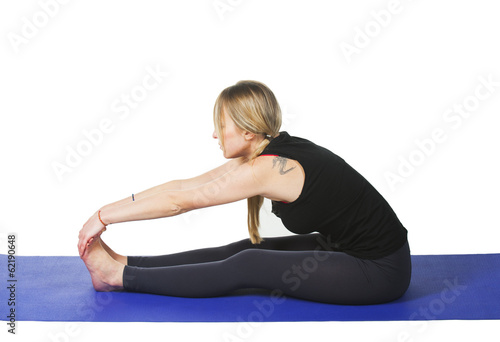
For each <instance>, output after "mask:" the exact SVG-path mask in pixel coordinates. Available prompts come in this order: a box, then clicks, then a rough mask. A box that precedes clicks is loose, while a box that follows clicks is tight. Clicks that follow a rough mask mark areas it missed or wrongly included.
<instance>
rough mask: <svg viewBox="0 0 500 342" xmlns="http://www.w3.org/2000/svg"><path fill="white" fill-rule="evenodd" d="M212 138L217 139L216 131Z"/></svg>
mask: <svg viewBox="0 0 500 342" xmlns="http://www.w3.org/2000/svg"><path fill="white" fill-rule="evenodd" d="M212 137H213V138H214V139H217V133H215V131H214V132H213V133H212Z"/></svg>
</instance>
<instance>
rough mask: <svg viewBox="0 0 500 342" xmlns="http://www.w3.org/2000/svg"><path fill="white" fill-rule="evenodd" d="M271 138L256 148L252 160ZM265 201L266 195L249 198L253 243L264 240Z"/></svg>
mask: <svg viewBox="0 0 500 342" xmlns="http://www.w3.org/2000/svg"><path fill="white" fill-rule="evenodd" d="M269 142H270V140H268V139H264V140H263V141H262V143H261V144H260V146H259V147H258V148H257V149H256V150H255V152H254V153H253V154H252V156H251V157H250V161H251V160H254V159H255V158H257V157H258V156H259V155H260V154H261V153H262V151H264V149H265V148H266V147H267V145H269ZM263 203H264V197H262V196H260V195H257V196H253V197H250V198H248V199H247V205H248V219H247V221H248V233H249V234H250V241H252V243H253V244H259V243H261V241H262V238H261V237H260V234H259V226H260V208H261V207H262V204H263Z"/></svg>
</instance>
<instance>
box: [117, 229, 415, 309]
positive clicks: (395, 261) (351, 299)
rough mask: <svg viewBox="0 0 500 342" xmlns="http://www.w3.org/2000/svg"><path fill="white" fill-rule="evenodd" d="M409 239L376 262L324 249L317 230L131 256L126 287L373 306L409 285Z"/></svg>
mask: <svg viewBox="0 0 500 342" xmlns="http://www.w3.org/2000/svg"><path fill="white" fill-rule="evenodd" d="M410 277H411V259H410V250H409V246H408V242H406V243H405V244H404V245H403V246H402V247H401V248H400V249H399V250H398V251H396V252H395V253H393V254H391V255H389V256H387V257H384V258H380V259H376V260H366V259H359V258H355V257H353V256H350V255H348V254H345V253H342V252H335V251H332V250H331V249H330V248H328V244H327V239H326V238H325V237H323V236H322V235H320V234H308V235H294V236H287V237H279V238H266V239H265V241H263V242H262V243H261V244H260V245H253V244H252V243H251V242H250V240H248V239H246V240H242V241H239V242H235V243H232V244H229V245H227V246H223V247H216V248H204V249H198V250H193V251H188V252H182V253H176V254H170V255H163V256H154V257H142V256H141V257H139V256H129V257H128V266H125V270H124V272H123V285H124V288H125V290H127V291H135V292H145V293H154V294H160V295H168V296H178V297H214V296H223V295H227V294H230V293H231V292H233V291H235V290H239V289H247V288H259V289H267V290H274V291H280V292H281V293H283V294H285V295H288V296H290V297H296V298H301V299H306V300H312V301H318V302H324V303H332V304H351V305H359V304H378V303H384V302H389V301H392V300H395V299H397V298H399V297H401V296H402V295H403V294H404V293H405V292H406V290H407V289H408V286H409V284H410Z"/></svg>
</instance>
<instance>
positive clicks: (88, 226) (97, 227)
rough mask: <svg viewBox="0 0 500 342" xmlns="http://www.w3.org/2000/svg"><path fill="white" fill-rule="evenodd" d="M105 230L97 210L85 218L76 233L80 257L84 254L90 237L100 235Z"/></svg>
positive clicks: (90, 239)
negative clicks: (78, 231)
mask: <svg viewBox="0 0 500 342" xmlns="http://www.w3.org/2000/svg"><path fill="white" fill-rule="evenodd" d="M105 230H106V226H105V225H103V224H102V223H101V221H100V220H99V216H98V212H96V213H95V214H94V215H92V216H91V217H90V218H89V219H88V220H87V222H86V223H85V224H84V225H83V228H82V229H81V230H80V233H79V234H78V252H79V253H80V257H82V256H83V254H85V249H86V248H87V246H88V244H90V242H91V241H92V239H94V238H96V237H98V236H101V234H102V233H103V232H104V231H105Z"/></svg>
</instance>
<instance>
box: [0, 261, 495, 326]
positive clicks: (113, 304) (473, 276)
mask: <svg viewBox="0 0 500 342" xmlns="http://www.w3.org/2000/svg"><path fill="white" fill-rule="evenodd" d="M0 261H1V265H4V266H2V267H1V270H0V275H1V278H0V281H1V282H2V285H1V287H0V298H2V300H1V301H0V308H1V310H0V317H1V320H4V321H5V320H9V319H8V318H7V316H8V315H9V313H10V309H11V308H12V306H9V301H10V302H12V293H13V295H14V302H15V315H16V317H15V319H16V320H17V321H94V322H241V321H255V322H256V321H268V322H277V321H282V322H283V321H288V322H290V321H388V320H391V321H392V320H399V321H401V320H450V319H461V320H479V319H500V305H499V303H500V267H499V266H500V254H482V255H427V256H412V262H413V276H412V282H411V285H410V288H409V290H408V291H407V293H406V294H405V295H404V296H403V297H401V298H400V299H398V300H396V301H394V302H391V303H387V304H380V305H366V306H348V305H331V304H321V303H314V302H309V301H304V300H299V299H294V298H289V297H276V296H272V295H271V293H270V292H265V291H257V290H254V291H242V292H240V293H238V294H233V295H230V296H225V297H217V298H178V297H168V296H158V295H151V294H141V293H127V292H111V293H104V292H96V291H94V289H93V287H92V283H91V280H90V276H89V274H88V272H87V269H86V267H85V265H84V264H83V262H82V261H81V260H80V258H78V257H56V256H53V257H52V256H50V257H38V256H17V257H16V273H15V280H17V281H16V282H9V280H13V279H12V278H9V274H8V271H7V257H6V256H5V255H1V256H0ZM12 284H15V291H11V289H12V287H11V289H9V288H8V287H9V286H11V285H12Z"/></svg>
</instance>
